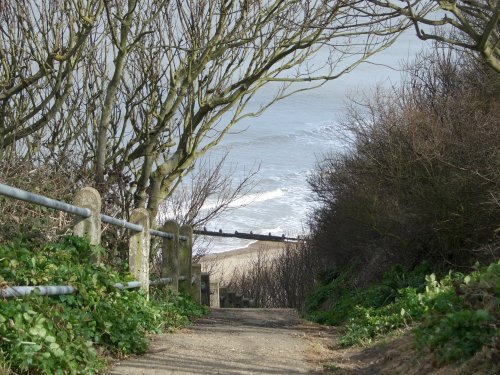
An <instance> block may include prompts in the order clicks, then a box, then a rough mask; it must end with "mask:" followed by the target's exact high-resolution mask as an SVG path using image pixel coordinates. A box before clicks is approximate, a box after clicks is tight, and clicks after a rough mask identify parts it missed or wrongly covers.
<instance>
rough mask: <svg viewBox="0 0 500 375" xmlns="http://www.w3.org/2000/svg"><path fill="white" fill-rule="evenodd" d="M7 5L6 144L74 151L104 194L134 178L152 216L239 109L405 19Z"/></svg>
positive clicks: (324, 73)
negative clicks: (269, 90) (258, 93)
mask: <svg viewBox="0 0 500 375" xmlns="http://www.w3.org/2000/svg"><path fill="white" fill-rule="evenodd" d="M28 3H29V4H28ZM1 4H2V12H1V15H0V17H1V21H0V27H1V35H2V39H1V41H0V45H1V50H0V53H1V56H0V60H1V61H2V69H3V72H5V74H3V76H2V86H1V87H0V101H1V103H0V106H1V107H0V111H2V112H1V114H2V116H0V122H1V126H0V150H1V152H3V153H5V152H9V150H17V151H19V150H20V149H19V147H21V146H22V147H24V149H23V150H24V151H23V152H25V151H26V150H25V149H29V148H30V147H31V148H33V147H32V146H33V145H36V149H31V150H28V151H26V152H25V155H27V157H30V158H32V157H43V158H46V157H48V156H51V155H59V154H62V153H68V152H73V155H74V159H75V160H78V161H79V162H80V163H81V165H82V168H84V169H87V170H90V169H94V170H95V179H96V185H97V187H98V188H99V189H100V190H101V192H102V193H103V194H107V193H110V192H113V191H114V190H115V189H116V186H117V184H121V182H120V181H128V180H130V183H131V184H133V185H134V203H133V206H135V207H146V208H148V209H149V210H150V212H151V213H152V217H153V218H155V217H156V214H157V212H158V208H159V206H160V204H161V202H162V201H163V200H165V199H166V198H168V197H169V196H170V195H171V194H172V192H173V191H174V190H175V188H176V186H177V185H178V184H179V183H180V181H182V178H183V176H184V175H185V174H187V173H188V172H189V171H190V170H191V167H192V165H193V163H194V162H195V161H196V160H197V159H199V158H200V157H201V156H202V155H204V154H205V153H206V152H207V150H209V149H210V148H211V147H213V146H215V145H217V144H218V143H219V142H220V140H221V139H222V137H223V136H224V135H225V134H227V132H228V131H230V130H231V128H232V127H233V126H234V125H235V124H237V123H238V122H239V121H240V120H241V119H243V118H246V117H251V116H258V115H259V114H261V113H262V112H263V111H264V110H265V109H266V108H268V107H269V106H271V105H273V104H274V103H276V102H277V101H279V100H281V99H284V98H286V97H287V96H289V95H292V94H293V93H295V92H297V91H302V90H307V89H312V88H314V87H317V86H319V85H321V84H323V83H324V82H326V81H328V80H331V79H335V78H337V77H338V76H340V75H342V74H344V73H347V72H349V71H351V70H352V69H353V68H354V67H355V66H357V65H358V64H360V63H361V62H363V61H365V60H366V59H367V58H369V57H370V56H371V55H372V54H373V53H375V52H377V51H379V50H380V49H383V48H385V47H386V46H388V45H390V44H391V43H392V42H393V41H394V39H395V38H396V36H397V35H398V33H399V31H401V30H402V29H403V28H405V27H406V26H407V23H408V21H406V20H403V21H401V20H399V19H396V18H394V17H395V16H396V15H395V14H393V13H388V12H386V11H379V10H380V9H379V7H377V6H375V5H373V4H372V3H370V2H367V1H364V0H363V1H362V0H350V1H324V0H308V1H303V0H300V1H299V0H287V1H285V0H274V1H253V2H250V1H247V0H239V1H238V0H232V1H227V0H206V1H198V0H189V1H181V0H148V1H137V0H128V1H103V0H87V1H79V2H74V1H70V0H68V1H62V2H57V3H55V2H49V1H43V2H37V3H36V4H32V3H31V2H26V1H25V0H15V1H11V2H2V3H1ZM27 4H28V6H26V7H25V5H27ZM17 13H19V16H16V14H17ZM264 86H266V87H267V88H270V89H271V90H274V95H273V96H272V97H271V98H270V99H268V100H267V101H261V100H262V98H256V96H255V95H256V93H257V92H259V91H260V90H261V89H262V88H263V87H264ZM257 102H259V104H258V105H256V103H257ZM248 104H252V106H248ZM251 108H252V109H251ZM9 147H10V149H8V148H9ZM15 147H18V148H17V149H16V148H15ZM17 151H16V152H17ZM123 189H125V190H124V192H125V191H126V189H127V188H126V187H124V188H123ZM129 190H131V189H129ZM122 195H123V196H129V193H124V194H122ZM122 206H123V207H125V206H127V205H122Z"/></svg>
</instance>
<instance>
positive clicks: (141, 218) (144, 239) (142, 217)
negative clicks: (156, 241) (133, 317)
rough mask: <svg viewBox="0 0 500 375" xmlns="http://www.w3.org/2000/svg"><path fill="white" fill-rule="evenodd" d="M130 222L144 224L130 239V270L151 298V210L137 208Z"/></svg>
mask: <svg viewBox="0 0 500 375" xmlns="http://www.w3.org/2000/svg"><path fill="white" fill-rule="evenodd" d="M130 222H131V223H133V224H138V225H141V226H142V231H141V232H135V233H134V234H132V235H131V236H130V239H129V259H128V264H129V271H130V273H131V274H132V275H134V276H135V277H136V278H137V280H138V281H140V282H141V283H142V286H141V287H142V289H144V290H145V291H146V294H147V295H148V298H149V248H150V246H151V235H150V234H149V212H148V211H147V210H146V209H144V208H137V209H135V210H134V211H132V215H130Z"/></svg>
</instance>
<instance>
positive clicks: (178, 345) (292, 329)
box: [109, 309, 314, 375]
mask: <svg viewBox="0 0 500 375" xmlns="http://www.w3.org/2000/svg"><path fill="white" fill-rule="evenodd" d="M298 322H299V320H298V316H297V313H296V311H294V310H289V309H277V310H274V309H272V310H271V309H216V310H214V311H213V312H212V313H211V314H210V315H209V316H207V317H205V318H203V319H201V320H199V321H198V322H197V323H196V324H194V325H193V326H191V327H189V329H184V330H182V331H181V332H178V333H173V334H165V335H159V336H156V337H155V338H154V341H153V344H152V348H151V350H150V351H149V352H148V353H147V354H146V355H144V356H140V357H135V358H131V359H128V360H125V361H122V362H120V363H117V364H115V365H114V366H113V367H112V369H111V370H110V372H109V374H110V375H125V374H127V375H128V374H130V375H136V374H137V375H138V374H141V375H142V374H144V375H146V374H148V375H149V374H151V375H153V374H154V375H159V374H162V375H163V374H165V375H166V374H304V373H310V372H312V371H313V370H314V366H313V364H312V363H310V362H307V361H306V360H305V357H306V355H307V352H308V351H309V350H310V343H309V341H308V340H305V339H304V333H303V332H302V331H301V330H300V329H297V328H296V327H297V324H298Z"/></svg>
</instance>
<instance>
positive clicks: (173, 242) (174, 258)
mask: <svg viewBox="0 0 500 375" xmlns="http://www.w3.org/2000/svg"><path fill="white" fill-rule="evenodd" d="M161 230H162V232H167V233H172V235H173V236H174V238H172V239H168V238H163V243H162V247H161V248H162V264H161V277H170V278H171V279H172V283H171V284H170V286H171V289H172V290H173V291H175V292H178V291H179V224H177V223H176V222H175V221H173V220H168V221H167V222H166V223H165V224H164V225H163V227H162V228H161Z"/></svg>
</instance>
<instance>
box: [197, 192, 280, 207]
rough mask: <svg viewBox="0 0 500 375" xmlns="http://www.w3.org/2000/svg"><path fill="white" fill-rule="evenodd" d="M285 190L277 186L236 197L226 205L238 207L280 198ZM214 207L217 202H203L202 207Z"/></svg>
mask: <svg viewBox="0 0 500 375" xmlns="http://www.w3.org/2000/svg"><path fill="white" fill-rule="evenodd" d="M285 190H286V189H285V188H278V189H274V190H271V191H266V192H263V193H256V194H248V195H244V196H243V197H240V198H237V199H235V200H234V201H232V202H231V203H229V205H228V207H231V208H238V207H243V206H248V205H249V204H251V203H257V202H266V201H269V200H272V199H276V198H281V197H282V196H284V195H285ZM215 207H217V203H208V204H205V205H204V206H203V208H202V209H204V210H210V209H213V208H215Z"/></svg>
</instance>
